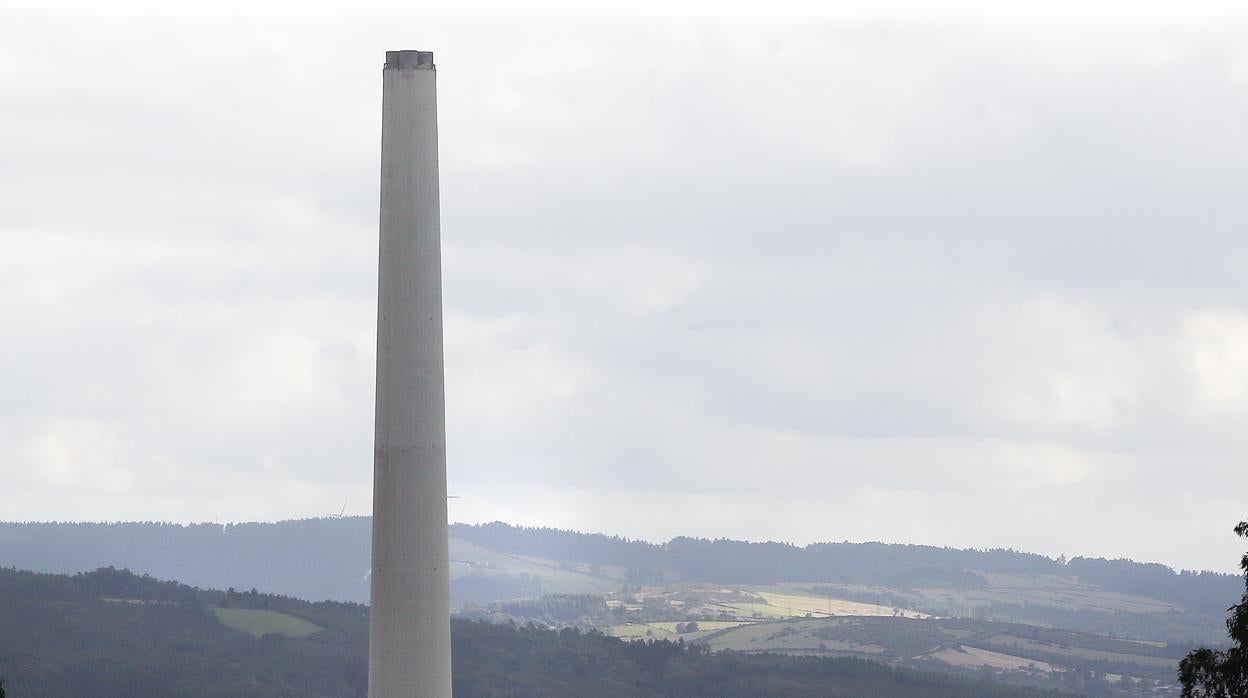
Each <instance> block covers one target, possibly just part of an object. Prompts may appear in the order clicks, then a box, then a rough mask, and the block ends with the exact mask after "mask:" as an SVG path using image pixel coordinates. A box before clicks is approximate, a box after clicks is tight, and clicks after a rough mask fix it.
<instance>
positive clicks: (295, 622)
mask: <svg viewBox="0 0 1248 698" xmlns="http://www.w3.org/2000/svg"><path fill="white" fill-rule="evenodd" d="M212 612H213V614H214V615H215V616H216V617H217V620H219V621H221V624H222V625H224V626H226V627H229V628H233V629H235V630H238V631H240V632H244V633H247V634H249V635H253V636H255V637H264V636H265V635H270V634H276V635H285V636H287V637H307V636H308V635H311V634H312V633H317V632H320V631H322V630H324V629H325V628H322V627H321V626H319V625H317V624H316V623H312V622H310V621H306V620H304V619H302V618H298V617H295V616H292V615H290V614H289V613H282V612H281V611H269V610H264V609H254V608H214V609H212Z"/></svg>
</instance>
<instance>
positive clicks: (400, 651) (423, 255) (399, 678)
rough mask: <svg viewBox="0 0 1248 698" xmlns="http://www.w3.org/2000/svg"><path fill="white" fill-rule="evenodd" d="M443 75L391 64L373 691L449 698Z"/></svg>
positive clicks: (425, 65)
mask: <svg viewBox="0 0 1248 698" xmlns="http://www.w3.org/2000/svg"><path fill="white" fill-rule="evenodd" d="M435 78H436V71H435V69H434V65H433V54H432V53H430V52H427V51H387V52H386V64H385V67H384V68H383V69H382V85H383V88H382V107H381V110H382V126H381V245H380V248H381V249H380V253H381V259H380V265H379V268H378V280H377V281H378V292H377V413H376V429H377V432H376V441H375V454H374V462H373V562H372V578H371V583H372V589H371V606H372V608H371V616H370V617H371V620H370V624H369V645H368V695H369V696H370V698H400V697H402V698H411V697H412V696H421V697H422V698H442V697H448V698H449V696H450V695H451V629H450V577H449V575H448V570H447V566H448V551H447V539H446V536H447V528H446V449H445V446H446V416H445V405H444V403H445V388H444V385H443V366H442V261H441V242H440V230H439V216H438V125H437V95H436V89H435Z"/></svg>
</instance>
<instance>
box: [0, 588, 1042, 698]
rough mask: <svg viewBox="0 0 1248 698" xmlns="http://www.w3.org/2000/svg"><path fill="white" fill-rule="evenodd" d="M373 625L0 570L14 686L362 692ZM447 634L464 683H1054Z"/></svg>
mask: <svg viewBox="0 0 1248 698" xmlns="http://www.w3.org/2000/svg"><path fill="white" fill-rule="evenodd" d="M226 611H228V612H231V613H233V614H234V615H233V616H229V617H231V618H234V619H235V620H236V621H237V616H238V615H239V614H241V615H242V617H244V618H248V617H256V618H260V619H265V620H266V622H277V620H280V619H295V620H297V621H298V622H299V623H301V624H303V625H305V626H307V627H311V628H315V629H316V630H315V632H311V633H308V634H303V635H302V636H300V635H299V634H297V633H287V632H284V631H278V632H270V633H263V632H260V631H250V634H249V632H244V631H242V630H239V629H236V628H234V627H228V626H227V625H226V624H225V623H224V621H222V620H221V619H222V617H225V616H226V613H225V612H226ZM249 614H250V615H249ZM279 625H280V624H279ZM279 625H275V627H279ZM367 627H368V616H367V609H366V608H365V607H363V606H360V605H358V604H352V603H337V602H321V603H309V602H306V601H300V600H296V599H291V598H288V597H281V596H273V595H267V594H260V593H257V592H254V591H247V592H239V591H235V590H227V591H203V590H199V589H196V588H192V587H189V586H185V585H181V584H176V583H172V582H161V581H157V580H155V579H152V578H150V577H141V576H136V575H133V574H131V573H129V572H125V571H120V570H115V569H102V570H98V571H96V572H91V573H83V574H77V575H74V576H66V575H49V574H35V573H30V572H19V571H15V570H0V678H3V679H5V681H6V683H5V686H6V688H7V689H8V690H9V694H10V695H13V696H23V697H32V698H33V697H39V696H66V695H82V696H87V695H89V696H93V697H98V698H112V697H118V698H120V697H122V696H125V697H126V698H147V697H160V698H176V697H179V696H187V697H189V696H241V695H246V696H257V697H263V696H288V697H295V696H298V697H309V698H311V697H314V696H364V695H365V694H366V686H367ZM257 635H258V637H257ZM452 635H453V656H454V672H455V694H456V695H457V696H460V697H461V698H464V697H468V698H471V697H475V696H485V697H492V696H537V695H541V696H551V697H557V696H568V697H572V696H586V695H596V696H603V697H611V696H621V697H624V696H628V697H645V696H724V697H731V696H795V697H801V696H864V697H865V696H873V697H878V698H892V697H897V698H902V697H918V696H930V697H934V698H941V697H946V696H947V697H949V698H953V697H954V696H982V697H983V698H1008V697H1011V696H1019V697H1022V696H1037V697H1039V696H1046V695H1047V696H1053V695H1057V694H1053V693H1047V692H1041V691H1037V690H1033V689H1026V688H1015V687H1009V686H1002V685H999V684H993V683H989V682H986V681H973V680H969V679H962V678H957V677H949V676H942V675H936V674H927V673H923V672H916V671H908V670H902V669H895V668H891V667H888V666H883V665H880V664H875V663H870V662H864V661H860V660H855V659H826V658H810V657H782V656H776V655H740V654H736V653H719V654H711V653H709V652H708V651H707V650H706V649H705V648H703V647H699V646H689V645H685V644H684V643H680V642H677V643H672V642H667V641H653V642H640V641H639V642H632V643H629V642H624V641H621V640H618V639H615V638H610V637H606V636H603V635H600V634H597V633H583V632H580V631H577V630H573V629H566V630H562V631H553V630H546V629H539V628H535V627H517V626H515V625H489V624H485V623H478V622H469V621H455V622H453V624H452Z"/></svg>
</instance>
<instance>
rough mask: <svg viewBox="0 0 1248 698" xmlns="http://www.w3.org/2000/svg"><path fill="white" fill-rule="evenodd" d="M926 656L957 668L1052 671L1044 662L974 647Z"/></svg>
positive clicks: (952, 649)
mask: <svg viewBox="0 0 1248 698" xmlns="http://www.w3.org/2000/svg"><path fill="white" fill-rule="evenodd" d="M927 656H929V657H931V658H932V659H937V660H940V661H942V662H944V663H945V664H950V665H952V666H957V667H981V666H987V667H992V668H993V669H1026V668H1027V667H1028V666H1034V667H1035V668H1036V670H1037V671H1053V667H1052V666H1051V665H1049V664H1048V663H1046V662H1038V661H1036V660H1034V659H1026V658H1024V657H1015V656H1014V655H1012V654H1001V653H1000V652H990V651H988V650H981V649H977V648H975V647H956V648H955V647H946V648H945V649H943V650H940V651H939V652H933V653H931V654H929V655H927Z"/></svg>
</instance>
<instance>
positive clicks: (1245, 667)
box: [1179, 521, 1248, 698]
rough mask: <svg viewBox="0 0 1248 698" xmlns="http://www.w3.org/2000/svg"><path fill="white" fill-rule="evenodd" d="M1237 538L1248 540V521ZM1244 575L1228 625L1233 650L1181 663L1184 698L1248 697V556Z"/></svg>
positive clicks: (1201, 653)
mask: <svg viewBox="0 0 1248 698" xmlns="http://www.w3.org/2000/svg"><path fill="white" fill-rule="evenodd" d="M1235 534H1236V535H1238V536H1241V537H1244V538H1248V521H1241V522H1239V524H1238V525H1237V526H1235ZM1239 567H1240V569H1242V570H1243V571H1244V588H1245V591H1244V595H1243V597H1242V599H1241V600H1240V602H1239V603H1237V604H1235V605H1234V606H1231V608H1230V609H1229V610H1230V614H1231V615H1230V618H1228V619H1227V621H1226V629H1227V634H1228V635H1230V637H1231V640H1232V642H1233V643H1234V644H1233V645H1232V646H1231V647H1230V648H1229V649H1227V650H1225V651H1222V650H1212V649H1208V648H1205V647H1202V648H1200V649H1198V650H1194V651H1193V652H1192V653H1191V654H1189V655H1187V657H1185V658H1184V659H1183V661H1182V662H1180V663H1179V683H1181V684H1183V698H1242V696H1248V553H1244V556H1243V557H1242V558H1241V559H1240V561H1239Z"/></svg>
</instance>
